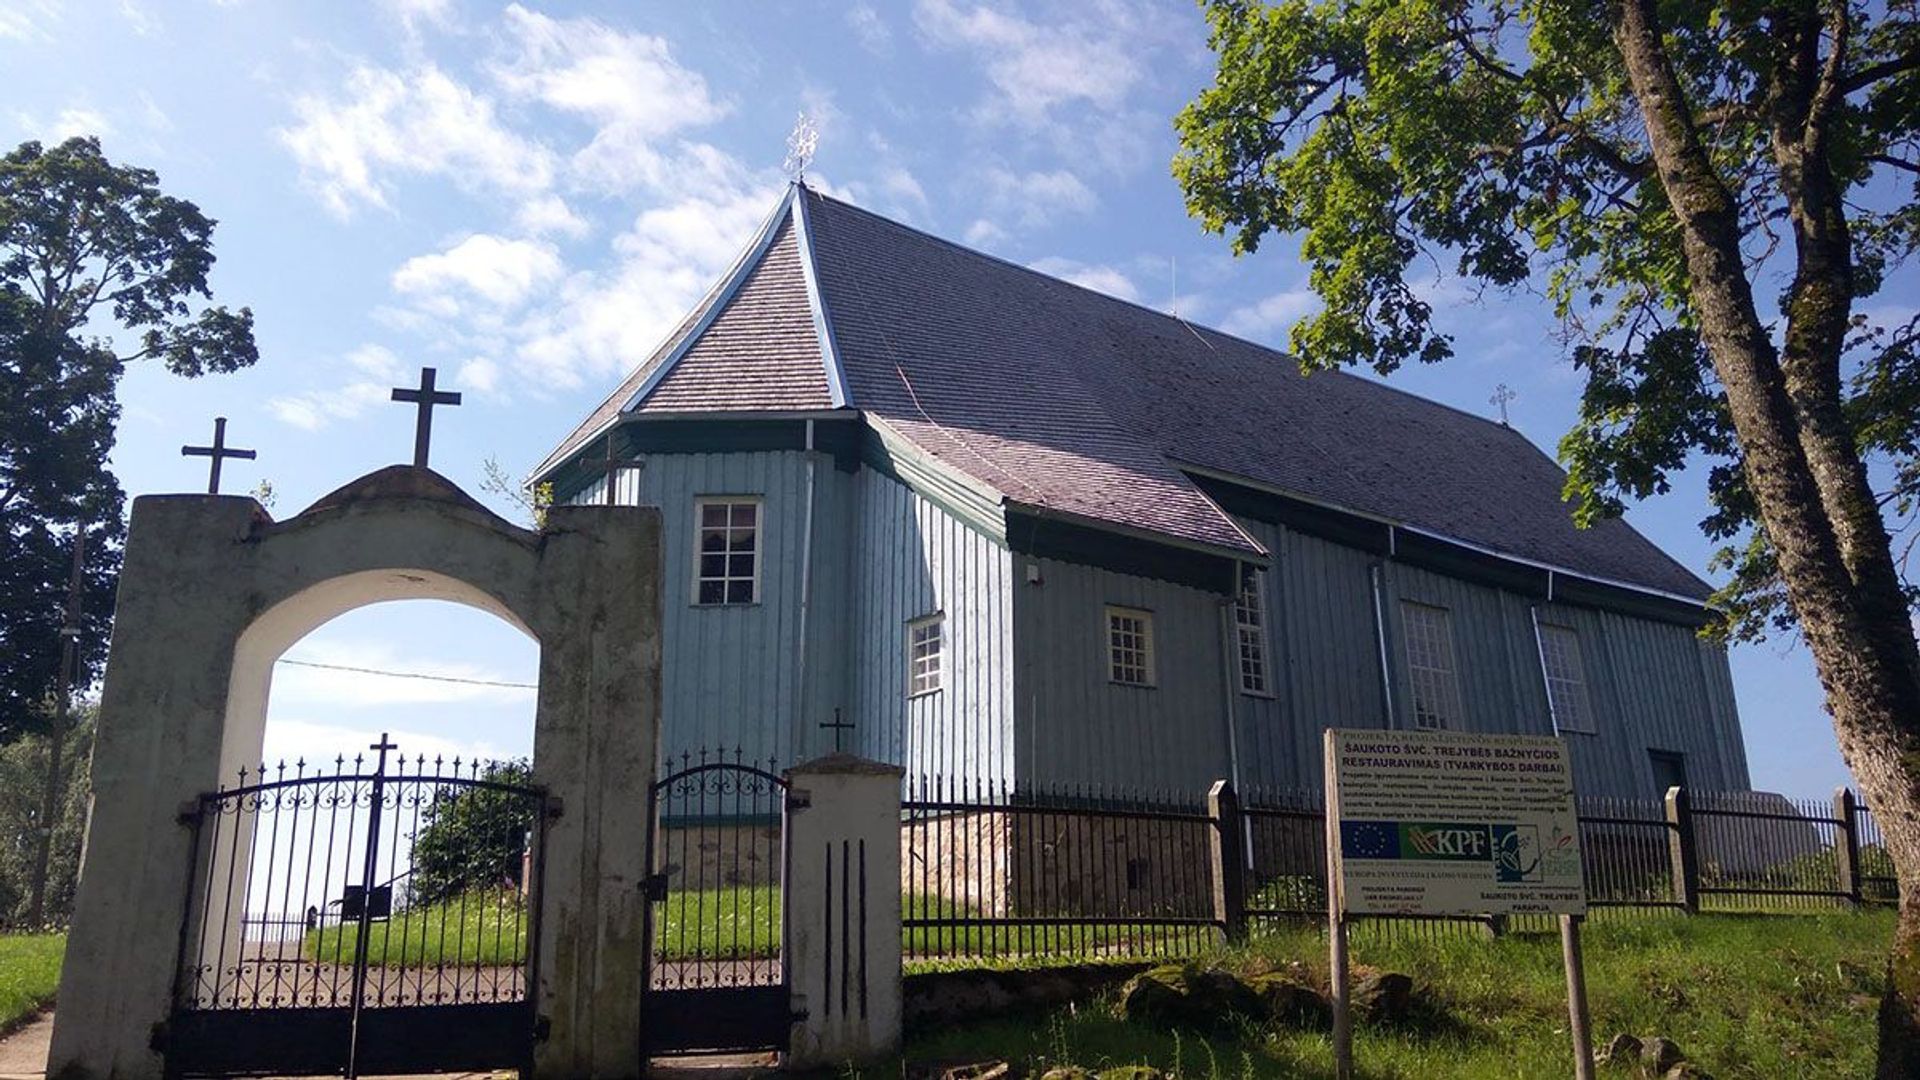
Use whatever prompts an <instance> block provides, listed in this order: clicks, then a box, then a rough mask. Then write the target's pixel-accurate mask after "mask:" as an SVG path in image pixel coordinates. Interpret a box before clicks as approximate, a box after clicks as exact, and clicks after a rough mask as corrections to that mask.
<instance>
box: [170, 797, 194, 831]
mask: <svg viewBox="0 0 1920 1080" xmlns="http://www.w3.org/2000/svg"><path fill="white" fill-rule="evenodd" d="M174 820H175V821H178V822H179V823H180V824H182V825H197V824H199V822H200V800H199V799H186V800H183V801H182V802H181V803H180V809H179V810H177V811H175V812H174Z"/></svg>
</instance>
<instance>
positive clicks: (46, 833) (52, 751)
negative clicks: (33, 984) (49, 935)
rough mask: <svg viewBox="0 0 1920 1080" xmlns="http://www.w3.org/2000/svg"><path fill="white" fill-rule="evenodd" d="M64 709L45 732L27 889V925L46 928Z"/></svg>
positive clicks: (63, 744)
mask: <svg viewBox="0 0 1920 1080" xmlns="http://www.w3.org/2000/svg"><path fill="white" fill-rule="evenodd" d="M66 713H67V710H66V709H64V708H63V709H61V710H60V715H59V716H58V717H56V718H55V719H54V721H53V726H52V728H51V730H49V731H48V732H47V780H46V784H45V785H44V786H43V787H42V788H41V791H40V819H39V821H38V822H37V824H38V826H39V830H38V831H39V834H40V836H39V841H38V845H37V846H36V847H35V848H34V851H33V876H32V877H31V878H30V879H29V883H28V886H27V926H28V927H30V928H32V929H36V930H37V929H40V928H41V927H44V926H46V925H47V869H48V866H49V865H50V864H51V863H52V861H53V830H54V829H55V828H56V827H57V826H58V825H59V823H60V789H61V787H62V785H61V782H60V781H61V780H62V779H63V777H62V776H61V773H62V772H63V770H64V769H65V767H66V763H65V762H64V761H62V760H61V751H62V750H64V749H65V747H66V741H67V715H66Z"/></svg>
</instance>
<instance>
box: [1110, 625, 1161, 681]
mask: <svg viewBox="0 0 1920 1080" xmlns="http://www.w3.org/2000/svg"><path fill="white" fill-rule="evenodd" d="M1107 678H1109V679H1111V680H1113V681H1114V682H1117V683H1120V684H1121V685H1123V686H1152V685H1153V612H1151V611H1142V610H1140V609H1139V608H1124V607H1109V608H1107Z"/></svg>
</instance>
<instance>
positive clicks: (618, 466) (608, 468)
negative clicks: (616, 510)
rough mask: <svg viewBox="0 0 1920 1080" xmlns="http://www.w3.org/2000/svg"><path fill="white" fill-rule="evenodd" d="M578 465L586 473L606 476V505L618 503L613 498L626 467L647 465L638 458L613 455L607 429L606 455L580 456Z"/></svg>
mask: <svg viewBox="0 0 1920 1080" xmlns="http://www.w3.org/2000/svg"><path fill="white" fill-rule="evenodd" d="M580 467H581V468H582V469H585V470H586V471H587V472H588V473H601V474H604V475H605V476H606V478H607V499H606V505H608V506H615V505H618V500H617V499H616V498H615V496H616V495H617V494H618V492H617V491H616V488H617V487H618V486H619V484H618V481H619V479H620V474H621V473H623V472H625V471H627V470H628V469H636V470H637V469H644V468H646V467H647V466H646V462H644V461H641V460H640V459H638V458H621V457H616V456H614V453H613V432H611V431H609V432H607V452H606V456H605V457H601V458H581V459H580Z"/></svg>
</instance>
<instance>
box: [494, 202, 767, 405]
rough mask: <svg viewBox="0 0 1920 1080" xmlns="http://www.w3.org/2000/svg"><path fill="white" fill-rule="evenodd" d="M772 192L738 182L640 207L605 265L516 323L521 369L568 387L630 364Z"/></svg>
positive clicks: (680, 314)
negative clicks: (649, 207)
mask: <svg viewBox="0 0 1920 1080" xmlns="http://www.w3.org/2000/svg"><path fill="white" fill-rule="evenodd" d="M776 194H777V189H775V188H774V187H773V186H772V185H770V184H746V183H743V184H741V185H739V186H737V187H733V188H731V189H725V190H719V191H715V192H714V193H713V194H711V195H710V196H707V197H696V198H688V199H683V200H680V201H678V202H675V203H671V204H669V205H666V206H662V207H659V208H656V209H652V210H648V211H646V212H644V213H642V214H641V215H640V216H639V218H638V219H636V220H635V222H634V224H633V227H632V228H631V229H629V230H628V231H627V232H625V233H622V234H621V235H620V236H619V237H618V238H616V239H615V241H614V250H615V253H616V255H617V256H618V260H617V262H616V264H615V265H614V266H613V267H612V268H611V269H608V270H605V271H583V272H580V273H577V274H574V275H573V276H571V277H569V278H568V279H567V280H566V281H565V282H564V283H563V284H562V285H561V287H560V290H559V293H558V296H557V297H555V298H554V300H553V301H552V302H550V303H547V304H543V305H541V306H540V308H538V309H535V311H534V312H533V313H532V315H531V317H530V318H528V319H527V320H526V321H525V323H524V324H523V325H522V326H521V327H520V328H519V329H520V331H521V333H522V338H521V344H520V347H519V349H518V350H517V358H518V360H519V361H520V364H521V367H522V369H523V373H524V374H526V375H527V377H528V378H529V379H531V380H534V381H536V382H538V383H541V384H544V385H549V386H559V387H571V386H576V385H578V384H579V383H580V382H581V381H582V378H583V377H584V376H588V375H592V376H601V375H609V374H613V373H616V372H625V371H628V370H631V369H632V368H633V367H634V366H635V365H637V364H639V363H640V362H641V361H642V360H644V359H645V358H646V357H647V355H648V354H649V353H650V352H651V351H652V350H653V348H654V347H655V346H657V345H658V344H659V342H660V340H661V338H663V337H664V336H665V335H666V334H667V332H668V331H670V330H671V329H672V328H673V327H674V326H675V325H677V324H678V323H679V321H680V320H681V319H682V318H684V317H685V316H686V313H687V311H688V310H689V309H690V308H692V306H693V305H694V304H695V303H696V302H697V301H698V300H699V298H700V297H701V296H702V295H703V294H704V293H705V292H706V290H707V289H708V288H710V287H711V286H712V284H713V282H714V281H715V280H716V279H717V278H718V277H719V276H720V274H721V273H722V272H723V271H725V269H726V268H727V267H728V266H729V265H731V263H732V262H733V259H734V258H735V256H737V255H738V254H739V252H740V250H741V249H742V248H743V247H745V246H746V243H747V240H748V238H749V237H750V236H751V234H752V230H753V227H754V226H755V225H756V224H757V223H758V222H759V221H760V220H762V219H763V218H764V217H765V216H766V213H767V208H768V207H769V206H771V205H772V203H773V201H774V199H775V196H776Z"/></svg>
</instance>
